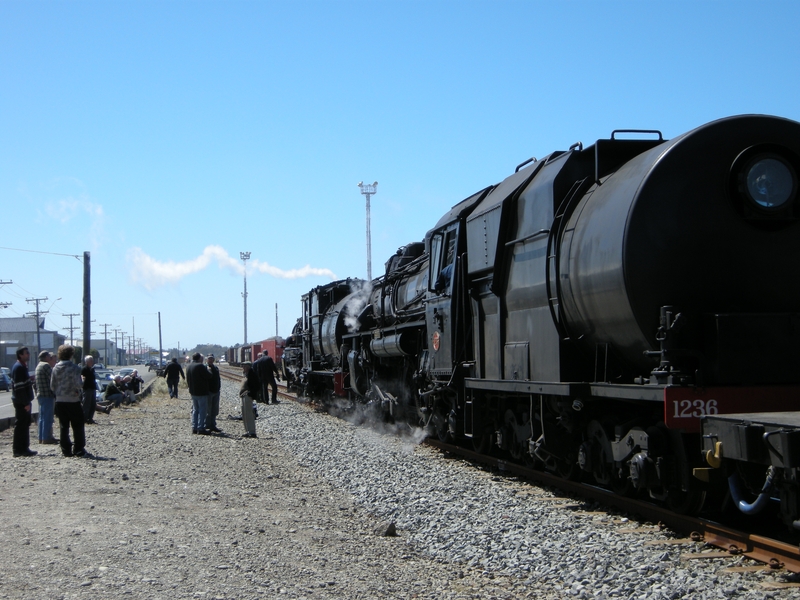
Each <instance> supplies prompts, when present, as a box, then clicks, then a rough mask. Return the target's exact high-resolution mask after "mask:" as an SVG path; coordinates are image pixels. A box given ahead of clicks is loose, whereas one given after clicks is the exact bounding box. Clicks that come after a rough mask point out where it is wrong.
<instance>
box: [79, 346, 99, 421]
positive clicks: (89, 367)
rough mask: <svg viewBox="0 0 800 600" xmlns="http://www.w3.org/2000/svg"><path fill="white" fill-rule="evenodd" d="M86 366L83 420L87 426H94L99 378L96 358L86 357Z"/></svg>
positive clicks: (82, 373) (84, 370)
mask: <svg viewBox="0 0 800 600" xmlns="http://www.w3.org/2000/svg"><path fill="white" fill-rule="evenodd" d="M83 362H84V364H85V366H84V367H83V369H81V377H83V420H84V422H85V423H86V424H87V425H94V411H95V408H96V406H97V377H96V376H95V373H94V357H93V356H92V355H91V354H88V355H86V358H85V359H84V360H83Z"/></svg>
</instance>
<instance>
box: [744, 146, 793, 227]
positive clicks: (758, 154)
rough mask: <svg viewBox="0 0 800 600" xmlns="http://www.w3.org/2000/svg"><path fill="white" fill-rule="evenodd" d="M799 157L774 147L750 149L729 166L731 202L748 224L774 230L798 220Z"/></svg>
mask: <svg viewBox="0 0 800 600" xmlns="http://www.w3.org/2000/svg"><path fill="white" fill-rule="evenodd" d="M798 172H800V158H798V157H797V155H796V154H795V153H794V152H792V151H791V150H789V149H788V148H785V147H783V146H779V145H777V144H761V145H758V146H751V147H750V148H747V149H746V150H744V151H743V152H741V153H740V154H739V156H737V157H736V160H735V161H733V165H731V170H730V177H731V180H730V181H731V188H730V189H731V200H733V202H734V206H735V207H736V209H737V210H738V212H739V213H740V214H741V215H742V216H743V217H744V218H745V219H747V220H748V221H750V222H751V223H754V224H757V225H758V226H763V227H768V228H773V227H782V226H784V225H788V224H790V223H793V222H796V221H797V220H798V219H799V218H800V201H798V197H797V196H798V178H797V173H798Z"/></svg>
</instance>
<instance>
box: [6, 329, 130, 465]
mask: <svg viewBox="0 0 800 600" xmlns="http://www.w3.org/2000/svg"><path fill="white" fill-rule="evenodd" d="M16 354H17V362H16V363H14V366H13V367H12V369H11V380H12V383H13V388H12V391H11V401H12V403H13V405H14V415H15V417H16V421H17V422H16V425H15V426H14V440H13V444H12V445H13V452H14V456H35V455H36V454H37V452H36V451H35V450H31V448H30V432H29V428H30V425H31V410H32V406H33V397H34V392H35V393H36V395H37V400H38V402H39V426H38V434H39V443H40V444H60V446H61V451H62V453H63V454H64V456H85V455H86V449H85V445H86V434H85V431H84V425H86V424H93V423H94V422H95V421H94V413H95V411H100V412H104V413H106V414H108V413H110V412H111V408H112V407H114V406H116V407H119V405H120V404H121V403H122V402H125V403H133V402H136V394H138V393H139V391H140V390H141V387H140V386H141V384H142V383H144V380H143V379H142V378H141V377H139V374H138V372H137V371H136V370H134V371H133V372H132V373H131V375H130V376H127V377H125V378H123V377H120V376H117V377H115V379H114V381H113V382H112V383H110V384H109V386H108V387H107V388H106V392H105V395H104V398H103V400H102V401H100V402H98V401H97V378H96V374H95V371H94V358H93V357H92V356H87V357H86V359H85V361H84V364H85V366H84V367H83V368H81V367H80V365H78V364H76V363H75V362H73V360H72V358H73V356H74V354H75V348H74V347H72V346H71V345H69V344H64V345H62V346H59V348H58V355H57V356H56V355H55V354H52V353H51V352H48V351H46V350H45V351H42V352H40V353H39V364H38V365H37V366H36V371H35V375H34V379H35V384H34V382H33V381H31V378H30V375H29V372H28V362H29V361H30V351H29V350H28V348H25V347H23V348H19V349H18V350H17V353H16ZM112 386H113V387H112ZM109 388H110V389H111V392H112V393H109ZM54 417H58V421H59V430H60V436H61V437H60V438H55V437H54V436H53V421H54ZM70 428H72V436H73V438H74V439H73V440H72V441H71V440H70Z"/></svg>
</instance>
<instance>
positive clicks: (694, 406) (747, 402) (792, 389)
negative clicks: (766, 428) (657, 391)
mask: <svg viewBox="0 0 800 600" xmlns="http://www.w3.org/2000/svg"><path fill="white" fill-rule="evenodd" d="M798 395H800V389H798V388H797V387H796V386H770V387H730V388H691V387H666V388H664V422H665V423H666V424H667V426H668V427H669V428H670V429H684V430H685V431H687V432H688V433H699V432H700V419H702V418H703V417H705V416H710V415H730V414H734V413H749V412H779V411H785V410H793V409H794V408H793V407H794V406H795V405H796V404H797V400H796V399H797V397H798Z"/></svg>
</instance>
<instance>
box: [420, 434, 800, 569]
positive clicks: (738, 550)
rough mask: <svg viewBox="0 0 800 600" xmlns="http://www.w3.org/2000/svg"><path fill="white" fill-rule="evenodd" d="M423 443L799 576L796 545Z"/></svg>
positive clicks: (456, 449) (500, 461)
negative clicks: (593, 501) (629, 514)
mask: <svg viewBox="0 0 800 600" xmlns="http://www.w3.org/2000/svg"><path fill="white" fill-rule="evenodd" d="M423 443H425V444H426V445H428V446H431V447H434V448H438V449H439V450H441V451H444V452H448V453H450V454H454V455H456V456H460V457H462V458H465V459H467V460H469V461H471V462H476V463H479V464H484V465H487V466H492V467H495V468H497V469H498V470H500V471H506V472H508V473H512V474H514V475H517V476H519V477H523V478H525V479H529V480H532V481H536V482H539V483H543V484H546V485H550V486H553V487H556V488H558V489H560V490H562V491H565V492H569V493H570V494H573V495H575V496H580V497H583V498H586V499H591V500H597V501H599V502H602V503H603V504H606V505H608V506H612V507H614V508H617V509H619V510H622V511H624V512H628V513H631V514H635V515H637V516H639V517H641V518H643V519H645V520H648V521H653V522H655V523H662V524H664V525H666V526H667V527H669V528H671V529H673V530H675V531H677V532H681V533H684V534H687V535H691V537H693V538H695V539H698V540H701V541H703V542H705V543H706V544H709V545H711V546H715V547H717V548H720V549H722V550H724V551H726V552H728V553H729V554H730V555H731V556H737V555H744V556H746V557H748V558H751V559H753V560H756V561H758V562H762V563H765V564H767V565H769V566H770V567H772V568H781V567H783V568H785V569H786V570H788V571H791V572H792V573H800V548H798V546H796V545H792V544H788V543H786V542H782V541H780V540H774V539H771V538H768V537H764V536H760V535H756V534H752V533H746V532H743V531H738V530H736V529H732V528H730V527H728V526H726V525H721V524H719V523H715V522H713V521H709V520H707V519H700V518H697V517H690V516H687V515H679V514H676V513H674V512H672V511H670V510H669V509H667V508H665V507H663V506H658V505H656V504H651V503H649V502H644V501H642V500H637V499H635V498H627V497H625V496H620V495H618V494H615V493H614V492H611V491H609V490H606V489H603V488H599V487H595V486H591V485H587V484H583V483H580V482H577V481H569V480H566V479H563V478H561V477H558V476H556V475H551V474H550V473H546V472H543V471H537V470H535V469H531V468H529V467H525V466H523V465H518V464H515V463H512V462H509V461H507V460H504V459H501V458H495V457H491V456H487V455H485V454H479V453H478V452H474V451H471V450H467V449H466V448H461V447H459V446H454V445H452V444H446V443H443V442H440V441H439V440H436V439H432V438H427V439H426V440H425V441H424V442H423Z"/></svg>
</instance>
